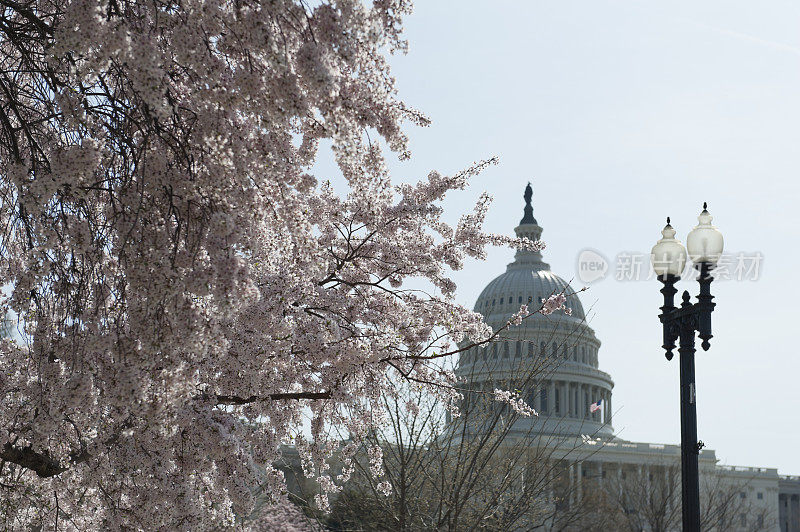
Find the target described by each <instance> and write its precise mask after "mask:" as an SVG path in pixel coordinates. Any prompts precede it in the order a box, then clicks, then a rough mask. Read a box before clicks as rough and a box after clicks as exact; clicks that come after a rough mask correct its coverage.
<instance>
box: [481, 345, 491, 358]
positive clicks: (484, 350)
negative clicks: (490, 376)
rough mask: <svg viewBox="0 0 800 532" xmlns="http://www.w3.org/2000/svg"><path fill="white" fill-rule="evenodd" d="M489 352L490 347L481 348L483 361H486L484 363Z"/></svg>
mask: <svg viewBox="0 0 800 532" xmlns="http://www.w3.org/2000/svg"><path fill="white" fill-rule="evenodd" d="M488 350H489V347H488V346H483V347H482V348H481V353H482V354H483V360H484V361H485V360H486V352H487V351H488Z"/></svg>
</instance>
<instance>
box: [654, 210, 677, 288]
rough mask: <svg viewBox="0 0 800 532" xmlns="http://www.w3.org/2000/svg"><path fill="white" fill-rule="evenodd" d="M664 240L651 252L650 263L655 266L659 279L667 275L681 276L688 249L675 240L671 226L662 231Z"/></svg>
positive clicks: (657, 243)
mask: <svg viewBox="0 0 800 532" xmlns="http://www.w3.org/2000/svg"><path fill="white" fill-rule="evenodd" d="M661 235H662V238H661V240H659V241H658V242H656V245H655V246H653V250H652V251H651V252H650V261H651V262H652V264H653V271H654V272H656V275H658V276H659V277H666V276H667V275H675V276H680V274H681V273H683V267H684V266H685V265H686V248H684V247H683V244H681V242H680V240H678V239H676V238H675V229H673V228H672V226H671V225H670V224H669V218H667V225H666V226H664V229H663V230H662V231H661Z"/></svg>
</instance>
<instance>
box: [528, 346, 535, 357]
mask: <svg viewBox="0 0 800 532" xmlns="http://www.w3.org/2000/svg"><path fill="white" fill-rule="evenodd" d="M535 350H536V348H535V347H534V343H533V342H528V358H533V355H534V352H535Z"/></svg>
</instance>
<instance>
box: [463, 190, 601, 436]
mask: <svg viewBox="0 0 800 532" xmlns="http://www.w3.org/2000/svg"><path fill="white" fill-rule="evenodd" d="M532 195H533V191H532V189H531V186H530V184H528V186H527V187H526V189H525V194H524V198H525V207H524V216H523V217H522V220H521V221H520V223H519V225H518V226H517V227H516V228H515V229H514V232H515V233H516V234H517V236H518V237H527V238H529V239H531V240H539V238H540V237H541V235H542V227H541V226H540V225H539V223H538V222H537V221H536V218H534V216H533V207H532V205H531V199H532ZM542 259H543V257H542V254H541V252H539V251H529V250H518V251H517V253H516V255H515V257H514V261H513V262H512V263H511V264H509V265H508V266H507V267H506V271H505V272H503V273H502V274H500V275H498V276H497V277H495V278H494V279H493V280H492V281H491V282H489V284H487V285H486V288H484V289H483V291H482V292H481V294H480V296H478V299H477V301H476V302H475V311H476V312H479V313H480V314H482V315H483V316H484V318H485V321H486V323H487V324H489V325H490V326H491V327H492V328H493V329H494V330H495V331H499V330H500V329H501V328H503V327H504V326H505V325H506V324H507V322H508V321H509V319H510V318H511V316H512V315H513V314H515V313H516V312H518V311H519V310H520V306H521V305H523V304H526V305H527V306H528V308H529V309H530V310H531V311H535V310H537V309H539V308H540V307H541V305H542V303H543V302H544V301H545V300H547V298H548V297H550V296H553V295H557V294H563V295H564V296H565V297H566V302H565V306H566V307H567V308H568V309H569V310H570V312H565V311H563V310H559V311H556V312H554V313H552V314H547V315H545V314H542V313H535V314H533V315H531V316H530V317H529V318H527V319H525V320H524V321H523V322H522V324H521V325H519V326H511V327H507V328H505V329H503V330H502V331H501V332H500V333H499V335H498V336H497V337H496V338H495V341H492V342H489V343H487V344H485V345H483V346H479V347H473V348H472V349H469V350H468V351H465V352H464V353H462V355H461V358H460V360H459V367H458V369H457V373H458V374H459V375H460V376H461V377H462V378H464V379H465V380H466V381H467V382H468V387H469V388H470V389H472V390H484V391H487V392H491V391H492V390H494V389H501V390H503V389H508V387H512V388H515V387H520V386H524V388H525V389H516V390H514V391H516V392H517V393H519V394H520V395H521V396H522V398H523V399H524V400H525V401H526V402H527V403H528V404H529V405H530V406H532V407H533V408H534V410H536V412H538V413H539V416H538V417H536V416H535V417H532V418H525V419H523V420H520V421H518V424H520V425H521V426H520V429H521V430H527V429H530V428H531V427H530V426H529V425H528V424H529V423H535V424H538V425H539V426H538V427H536V428H537V429H538V430H537V432H542V431H544V432H550V433H554V434H563V435H565V436H567V435H574V436H578V435H582V434H593V435H598V436H611V435H612V434H613V428H612V425H611V412H612V410H611V391H612V388H613V387H614V382H613V381H612V380H611V376H610V375H609V374H608V373H605V372H603V371H601V370H600V369H599V366H598V352H599V349H600V341H599V340H598V339H597V336H595V333H594V331H593V330H592V328H591V327H590V326H589V325H588V324H587V322H586V314H585V312H584V309H583V305H582V304H581V301H580V299H579V297H578V294H577V293H576V291H575V289H574V288H573V287H572V286H570V284H569V283H568V282H567V281H565V280H564V279H562V278H561V277H559V276H558V275H556V274H555V273H553V272H552V271H551V270H550V266H549V265H548V264H547V263H545V262H544V261H543V260H542ZM520 382H522V383H523V384H522V385H520ZM598 401H599V402H600V403H599V404H600V408H599V409H598V410H596V411H595V412H590V405H592V404H596V403H597V402H598Z"/></svg>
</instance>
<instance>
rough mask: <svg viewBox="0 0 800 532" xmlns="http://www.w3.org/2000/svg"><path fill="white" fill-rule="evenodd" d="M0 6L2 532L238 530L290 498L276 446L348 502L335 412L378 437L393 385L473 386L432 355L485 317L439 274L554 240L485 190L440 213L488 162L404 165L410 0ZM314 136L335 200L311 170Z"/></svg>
mask: <svg viewBox="0 0 800 532" xmlns="http://www.w3.org/2000/svg"><path fill="white" fill-rule="evenodd" d="M0 10H1V11H0V32H2V33H1V36H0V203H1V207H0V231H1V232H0V285H2V286H5V287H8V294H7V295H3V296H2V299H0V314H5V312H6V311H12V312H13V313H14V315H15V316H18V317H19V320H20V323H19V327H18V329H19V332H20V336H21V338H19V339H16V340H10V339H6V340H3V341H2V344H0V370H1V371H0V499H2V502H3V504H2V506H0V518H1V519H2V520H3V521H2V522H3V526H4V527H5V528H12V529H16V528H23V527H28V526H33V527H43V528H47V529H80V530H86V529H95V528H104V529H113V530H116V529H182V530H205V529H210V528H227V527H235V526H239V525H242V522H241V521H240V520H237V516H245V515H249V514H250V513H251V511H252V509H253V506H254V499H255V496H254V488H258V489H260V490H261V491H262V493H266V494H267V495H269V496H270V497H275V498H277V497H279V496H280V493H281V492H282V490H283V487H282V486H283V481H282V478H281V475H280V473H279V472H278V471H277V470H276V469H275V468H274V467H273V466H272V465H270V464H272V463H273V462H274V460H275V459H276V458H277V456H278V452H279V448H280V445H281V443H283V442H287V441H291V438H292V437H294V438H295V440H294V441H295V443H296V444H297V448H298V449H299V450H300V451H301V452H302V454H303V457H304V460H305V461H306V462H307V463H308V464H309V471H314V474H315V476H316V480H317V481H318V482H319V483H320V484H321V485H323V486H324V487H325V488H326V489H327V490H328V491H335V490H337V489H338V487H337V484H336V480H335V479H333V478H331V477H330V475H329V474H328V473H327V472H326V466H325V460H326V459H327V458H328V457H329V456H331V455H332V453H334V452H341V451H342V450H341V449H340V442H339V441H338V440H334V439H331V438H330V437H328V434H329V431H328V430H327V429H328V428H329V427H330V426H332V425H338V426H342V427H345V429H346V430H347V432H348V434H349V437H350V438H351V439H352V440H353V441H360V440H361V439H363V437H364V435H365V434H367V431H368V428H369V427H370V426H373V425H374V424H376V423H380V422H381V419H382V413H381V408H380V402H379V399H380V398H381V396H382V394H383V393H384V392H385V391H386V390H388V389H389V383H390V382H392V381H393V380H397V379H401V380H406V381H408V382H414V383H418V384H420V385H421V386H423V387H424V388H425V389H426V390H427V391H428V392H429V393H431V394H432V395H434V396H436V397H440V398H442V399H443V400H445V402H447V401H449V400H450V399H453V398H454V397H456V396H457V394H458V392H457V390H455V389H454V388H453V383H454V377H453V374H452V372H450V371H447V370H445V369H443V367H442V366H441V364H439V360H440V359H441V358H443V357H446V356H448V355H449V354H452V353H454V352H457V351H458V350H459V349H460V347H459V345H463V342H464V341H465V340H468V341H471V342H484V341H488V339H489V338H490V336H491V334H492V331H491V330H490V329H489V328H488V327H487V326H486V325H485V324H484V323H483V322H482V320H481V318H480V316H479V315H477V314H476V313H473V312H471V311H470V310H468V309H466V308H464V307H462V306H460V305H458V304H456V302H455V301H454V298H453V294H454V290H455V284H454V283H453V281H452V280H451V278H450V272H451V271H453V270H457V269H459V268H461V267H462V265H463V262H464V260H465V258H467V257H477V258H480V257H482V256H483V254H484V250H485V247H486V246H487V245H488V244H504V245H514V246H528V247H535V246H539V245H540V244H537V243H532V242H530V241H524V240H512V239H509V238H504V237H499V236H491V235H487V234H485V233H484V232H483V231H482V229H481V223H482V221H483V217H484V215H485V213H486V209H487V208H488V204H489V200H488V198H487V197H486V196H483V197H481V199H480V200H479V202H478V204H477V205H476V207H475V210H474V211H473V212H471V213H468V214H465V215H464V216H463V217H462V218H461V219H460V221H459V222H458V223H457V224H455V225H450V224H447V223H445V222H444V221H443V212H442V207H441V200H442V199H443V198H444V196H445V195H446V194H447V193H448V192H450V191H452V190H456V189H462V188H464V187H465V186H466V185H467V182H468V179H469V178H470V177H471V176H473V175H474V174H476V173H477V172H479V171H480V170H481V169H483V168H484V167H485V166H486V165H487V164H491V163H492V162H493V161H492V160H489V161H485V162H481V163H477V164H475V165H474V166H471V167H470V168H468V169H467V170H465V171H463V172H460V173H457V174H455V175H452V176H444V175H441V174H439V173H437V172H431V173H430V174H429V175H428V176H427V177H426V178H424V179H421V180H420V181H419V182H417V183H412V184H400V185H398V184H394V183H393V182H392V181H391V179H390V177H389V174H388V172H387V169H386V165H385V162H384V153H385V152H386V150H387V149H388V150H389V151H391V152H394V154H396V155H398V156H400V157H408V150H407V139H406V136H405V134H404V132H403V129H402V128H403V124H404V123H411V124H416V125H425V124H426V123H427V119H426V118H425V117H424V116H423V115H422V114H420V113H419V112H417V111H416V110H414V109H412V108H410V107H409V106H407V105H405V104H404V103H403V102H402V101H401V100H400V99H399V98H398V96H397V94H396V91H395V87H394V80H393V78H392V76H391V72H390V69H389V66H388V63H387V54H389V53H395V52H403V51H404V50H405V48H406V43H405V42H404V40H403V38H402V35H401V29H402V18H403V16H405V15H406V14H407V13H408V12H409V11H410V4H409V2H407V1H405V0H374V1H373V2H372V3H370V4H367V3H364V2H362V1H361V0H323V1H319V2H312V3H309V2H306V1H304V0H271V1H255V0H236V1H232V0H181V1H173V0H145V1H130V0H107V1H93V0H0ZM321 141H325V143H326V144H330V146H331V149H332V153H333V157H334V159H335V161H336V163H337V165H338V169H339V171H340V172H341V175H342V176H343V178H344V180H345V181H346V183H347V187H346V190H344V191H338V192H337V191H336V190H335V189H334V187H333V186H331V185H330V183H329V180H330V179H331V178H332V177H331V176H316V175H313V174H312V167H313V165H314V162H315V161H316V160H317V157H318V147H319V144H320V142H321ZM410 283H414V284H413V286H414V287H418V286H425V287H426V288H417V289H412V288H411V286H412V285H411V284H410ZM306 414H308V415H310V417H311V422H310V438H305V437H303V432H302V431H300V430H299V427H300V426H301V424H302V422H303V418H304V415H306ZM344 452H347V449H344ZM317 503H318V505H319V506H321V507H324V506H325V504H326V500H325V496H324V495H321V496H320V497H319V500H318V501H317ZM266 508H270V507H269V506H267V507H266ZM263 519H266V520H267V521H263V522H268V521H269V520H270V519H272V518H270V517H268V516H267V517H264V518H263ZM273 521H274V519H273Z"/></svg>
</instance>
